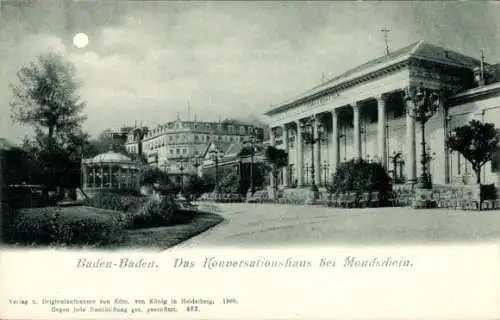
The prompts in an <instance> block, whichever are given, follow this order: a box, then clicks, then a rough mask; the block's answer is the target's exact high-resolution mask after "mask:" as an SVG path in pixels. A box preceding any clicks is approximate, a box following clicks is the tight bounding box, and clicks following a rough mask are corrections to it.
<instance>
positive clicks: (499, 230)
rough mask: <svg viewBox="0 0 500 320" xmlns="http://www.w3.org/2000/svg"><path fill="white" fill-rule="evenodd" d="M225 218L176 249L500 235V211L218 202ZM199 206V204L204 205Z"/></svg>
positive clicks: (469, 239)
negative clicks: (354, 207) (340, 207)
mask: <svg viewBox="0 0 500 320" xmlns="http://www.w3.org/2000/svg"><path fill="white" fill-rule="evenodd" d="M216 206H217V207H218V210H219V211H220V212H218V213H219V214H220V215H222V216H223V217H224V218H225V221H223V222H222V223H220V224H219V225H217V226H215V227H214V228H212V229H210V230H208V231H206V232H205V233H203V234H201V235H199V236H197V237H194V238H192V239H190V240H188V241H186V242H184V243H182V244H180V245H179V246H177V247H181V248H182V247H202V246H212V245H217V246H239V247H241V246H281V245H301V244H304V245H314V244H321V245H324V244H370V245H376V244H390V243H395V244H403V243H414V244H418V243H433V242H437V243H442V242H451V241H452V242H473V241H491V240H494V239H500V211H499V210H495V211H481V212H478V211H459V210H449V209H426V210H414V209H411V208H366V209H336V208H327V207H321V206H306V205H303V206H301V205H276V204H246V203H235V204H217V205H216ZM202 207H203V205H202Z"/></svg>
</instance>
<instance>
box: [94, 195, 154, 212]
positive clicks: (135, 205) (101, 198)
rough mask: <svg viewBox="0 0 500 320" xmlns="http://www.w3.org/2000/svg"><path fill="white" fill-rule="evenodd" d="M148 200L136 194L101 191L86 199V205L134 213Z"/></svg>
mask: <svg viewBox="0 0 500 320" xmlns="http://www.w3.org/2000/svg"><path fill="white" fill-rule="evenodd" d="M147 201H148V198H146V197H143V196H136V195H130V194H129V195H120V194H119V193H116V192H109V191H108V192H101V193H97V194H96V195H94V196H93V197H92V198H90V199H87V200H86V204H87V205H88V206H92V207H96V208H101V209H109V210H114V211H120V212H125V213H131V214H135V213H136V212H137V211H138V210H139V208H140V207H141V206H142V204H144V203H145V202H147Z"/></svg>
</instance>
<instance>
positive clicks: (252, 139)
mask: <svg viewBox="0 0 500 320" xmlns="http://www.w3.org/2000/svg"><path fill="white" fill-rule="evenodd" d="M245 143H248V144H250V187H249V188H248V189H249V190H250V195H253V194H254V193H255V186H254V182H253V164H254V163H253V162H254V155H255V136H254V135H251V136H250V137H249V138H248V140H246V141H245Z"/></svg>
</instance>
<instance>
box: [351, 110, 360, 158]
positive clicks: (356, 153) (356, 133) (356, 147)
mask: <svg viewBox="0 0 500 320" xmlns="http://www.w3.org/2000/svg"><path fill="white" fill-rule="evenodd" d="M352 110H353V131H352V132H353V135H354V157H355V158H356V159H360V158H361V139H360V136H361V132H360V127H359V104H358V103H357V102H354V103H352Z"/></svg>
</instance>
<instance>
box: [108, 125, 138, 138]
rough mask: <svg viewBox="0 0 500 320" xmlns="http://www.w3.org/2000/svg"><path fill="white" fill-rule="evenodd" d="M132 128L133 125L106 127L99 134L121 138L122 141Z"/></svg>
mask: <svg viewBox="0 0 500 320" xmlns="http://www.w3.org/2000/svg"><path fill="white" fill-rule="evenodd" d="M132 129H134V127H130V126H123V127H114V128H108V129H106V130H104V131H103V132H102V133H101V134H100V136H101V137H104V138H110V139H122V140H123V141H125V140H126V139H127V136H128V134H129V133H131V132H132Z"/></svg>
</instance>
